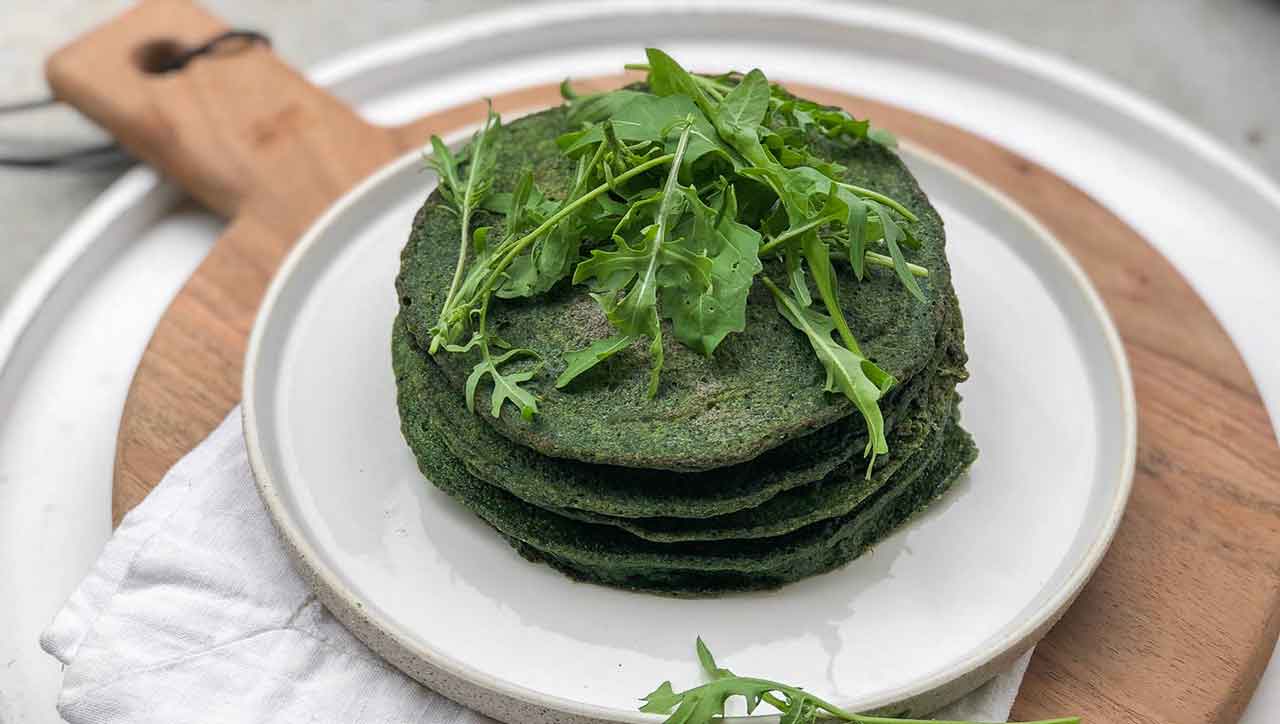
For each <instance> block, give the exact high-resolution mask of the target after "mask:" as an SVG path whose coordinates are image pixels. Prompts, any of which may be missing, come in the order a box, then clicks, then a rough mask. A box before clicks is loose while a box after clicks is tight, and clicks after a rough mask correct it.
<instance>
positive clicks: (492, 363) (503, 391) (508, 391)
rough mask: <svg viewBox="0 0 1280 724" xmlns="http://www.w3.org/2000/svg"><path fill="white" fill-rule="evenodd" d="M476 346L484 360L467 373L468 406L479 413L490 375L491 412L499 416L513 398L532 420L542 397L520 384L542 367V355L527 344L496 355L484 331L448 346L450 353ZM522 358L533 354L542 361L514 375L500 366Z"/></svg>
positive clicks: (515, 403) (526, 417)
mask: <svg viewBox="0 0 1280 724" xmlns="http://www.w3.org/2000/svg"><path fill="white" fill-rule="evenodd" d="M476 348H479V350H480V361H479V362H476V364H475V366H474V367H472V368H471V374H470V375H468V376H467V409H468V410H470V411H471V412H475V409H476V390H477V388H478V387H479V386H480V382H481V381H482V380H483V379H484V377H485V376H486V375H488V376H489V377H490V378H492V380H493V392H492V393H491V394H490V403H491V409H490V414H492V415H493V416H494V417H497V416H498V414H499V413H500V412H502V405H503V404H504V403H505V402H507V401H508V400H510V401H511V402H512V403H513V404H514V405H515V406H516V408H517V409H519V410H520V416H521V417H523V418H524V419H526V420H532V419H533V416H534V414H536V413H537V412H538V399H537V397H535V396H534V394H533V393H532V392H530V391H528V390H526V389H524V388H523V387H521V386H520V383H522V382H528V381H529V380H531V379H533V376H534V375H536V374H537V373H538V370H539V369H540V368H541V367H542V358H541V357H540V356H539V355H538V353H537V352H535V351H534V350H531V349H527V348H524V347H521V348H518V349H510V350H507V351H506V352H504V353H502V354H500V355H498V356H497V357H494V356H492V355H491V354H490V351H489V344H488V337H486V336H485V334H484V333H483V332H482V331H477V332H475V333H474V334H473V335H472V336H471V339H470V340H468V341H467V343H466V344H465V345H456V344H451V345H447V346H446V347H445V349H446V350H448V351H450V352H470V351H471V350H473V349H476ZM519 357H533V358H535V359H537V360H538V362H537V364H536V365H534V366H533V367H531V368H528V369H524V370H520V371H519V372H512V373H510V374H507V373H504V372H502V370H501V369H500V368H501V367H502V365H503V364H505V363H506V362H509V361H510V360H513V359H516V358H519Z"/></svg>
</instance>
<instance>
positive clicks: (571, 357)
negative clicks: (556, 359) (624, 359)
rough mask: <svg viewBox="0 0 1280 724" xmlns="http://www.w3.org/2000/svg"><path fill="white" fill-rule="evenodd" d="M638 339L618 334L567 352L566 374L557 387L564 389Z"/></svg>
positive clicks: (557, 379) (558, 379) (560, 378)
mask: <svg viewBox="0 0 1280 724" xmlns="http://www.w3.org/2000/svg"><path fill="white" fill-rule="evenodd" d="M638 339H640V338H639V337H637V336H634V335H628V334H618V335H614V336H612V337H607V338H605V339H598V340H596V341H595V342H592V343H591V344H590V345H588V346H587V347H585V348H583V349H579V350H575V351H573V352H566V353H565V355H564V361H565V363H566V366H565V368H564V372H561V373H560V376H559V377H556V387H557V388H562V387H564V386H565V385H567V384H569V383H570V382H572V381H573V380H574V378H575V377H577V376H578V375H580V374H582V373H583V372H586V371H587V370H589V369H591V368H592V367H595V366H596V365H597V364H600V363H601V362H603V361H605V360H606V359H609V358H610V357H612V356H613V355H615V354H617V353H619V352H621V351H622V350H624V349H626V348H627V347H630V346H631V345H632V344H635V342H636V341H637V340H638Z"/></svg>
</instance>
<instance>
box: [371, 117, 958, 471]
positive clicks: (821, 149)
mask: <svg viewBox="0 0 1280 724" xmlns="http://www.w3.org/2000/svg"><path fill="white" fill-rule="evenodd" d="M568 130H570V127H569V125H568V122H567V120H566V113H565V110H564V109H563V108H554V109H551V110H548V111H544V112H542V113H538V114H535V115H532V116H529V117H526V118H522V119H520V120H517V121H514V122H512V123H510V124H508V125H506V126H504V127H503V128H502V129H500V130H499V131H497V132H496V133H497V136H496V139H495V141H494V145H493V150H494V153H495V156H496V161H497V173H496V178H495V183H494V190H495V191H497V192H505V191H510V190H511V189H512V187H513V186H514V183H515V179H516V178H517V177H518V175H519V174H520V173H521V172H522V171H523V170H524V169H526V168H528V169H532V171H533V173H534V176H535V179H536V181H537V183H538V185H539V187H540V188H542V189H544V190H545V191H546V192H547V193H548V194H550V195H552V196H555V194H556V191H557V190H562V189H564V188H566V186H567V180H566V179H567V177H568V175H569V174H570V173H571V171H572V165H573V164H572V162H571V161H569V160H568V159H566V158H565V157H564V156H563V155H562V154H561V153H560V151H559V149H558V148H557V146H556V143H555V139H556V137H557V136H559V135H560V134H562V133H564V132H565V131H568ZM812 147H813V149H814V151H815V152H816V153H818V154H819V155H821V156H823V157H825V158H829V159H831V160H834V161H837V162H839V163H841V164H844V165H845V166H846V167H847V169H848V171H847V173H846V177H847V178H848V179H849V180H850V181H853V182H856V183H858V184H860V185H863V186H868V187H871V188H874V189H876V190H877V191H880V192H882V193H885V194H888V195H889V196H892V197H893V198H895V199H898V200H899V201H901V202H902V203H903V204H905V205H906V206H907V207H908V208H910V209H911V210H912V211H914V212H915V213H916V214H917V215H918V216H919V217H920V221H919V222H918V223H917V224H915V225H914V226H913V230H914V233H915V235H916V237H918V238H919V239H920V241H921V243H922V246H921V249H920V250H918V251H913V252H909V257H910V259H911V261H912V262H914V263H917V264H920V265H922V266H924V267H926V268H927V269H929V271H930V276H929V277H928V279H927V280H923V284H922V286H923V289H924V293H925V298H926V301H925V302H924V303H921V302H918V301H917V300H915V299H913V298H912V297H911V296H910V295H909V294H908V292H907V291H906V290H905V289H903V288H902V286H901V284H899V282H898V281H897V279H896V278H895V277H894V274H893V272H892V271H890V270H885V269H879V268H875V267H872V268H870V269H869V270H868V275H867V278H866V279H864V280H863V281H861V282H856V281H854V280H853V278H852V274H851V273H850V272H849V270H848V268H847V265H845V264H840V265H837V268H838V269H840V270H841V271H840V272H839V276H840V279H839V282H840V285H841V286H840V293H839V296H840V299H841V306H842V307H843V308H844V309H845V310H846V311H847V314H848V318H849V323H850V325H851V327H852V328H853V331H854V333H855V335H856V336H857V337H858V339H859V340H860V342H861V345H862V348H863V350H864V351H865V352H866V353H867V354H868V356H869V357H870V358H871V359H872V360H874V361H875V362H876V363H877V364H879V365H880V367H882V368H883V369H885V370H886V371H887V372H889V373H890V374H892V375H893V376H894V377H896V378H897V379H898V381H899V383H900V384H906V383H908V382H909V381H910V380H911V378H912V377H913V376H914V375H916V374H918V373H919V372H921V371H922V370H923V369H925V368H926V367H927V366H928V364H929V362H930V360H931V359H932V358H933V357H934V352H935V348H936V345H937V340H938V336H939V332H940V331H941V329H942V327H943V325H944V324H945V321H946V316H947V310H948V308H949V307H950V306H951V305H952V304H953V301H954V295H953V292H952V289H951V281H950V270H949V267H948V265H947V261H946V257H945V255H944V235H943V229H942V222H941V220H940V219H939V218H938V215H937V214H936V213H935V212H934V210H933V209H932V207H931V206H930V205H929V203H928V200H927V199H926V197H925V195H924V193H923V192H922V191H921V190H920V188H919V186H918V185H917V184H916V182H915V180H914V179H913V178H912V176H911V174H910V173H909V172H908V171H907V169H906V167H905V166H904V165H903V164H902V161H901V160H900V159H899V158H898V156H897V155H896V154H895V153H893V152H892V151H890V150H888V149H886V148H884V147H883V146H881V145H879V144H877V143H874V142H869V141H859V140H839V141H837V140H829V139H826V138H815V139H814V140H813V142H812ZM458 223H459V221H458V217H457V215H456V214H454V213H451V212H450V211H449V210H448V209H447V208H446V206H445V204H444V202H443V200H442V198H441V197H440V195H439V193H438V192H437V193H433V194H432V195H431V196H430V197H429V198H428V199H427V201H426V203H425V204H424V205H423V207H422V209H421V210H420V211H419V213H418V215H417V217H416V219H415V221H414V227H413V232H412V234H411V236H410V238H409V242H408V244H407V245H406V246H405V248H404V251H403V253H402V256H401V261H402V264H401V271H400V274H399V276H398V278H397V281H396V285H397V290H398V293H399V296H400V303H401V308H402V314H403V315H404V319H405V322H406V325H407V326H408V329H409V331H410V333H411V334H412V335H414V336H415V338H417V339H418V341H419V342H424V341H426V338H427V334H428V330H429V329H430V328H431V327H432V326H433V325H434V324H435V322H436V318H437V316H438V313H439V309H440V305H441V304H442V303H443V298H444V295H445V290H446V289H447V288H448V286H449V280H450V276H451V274H452V270H453V269H454V266H455V262H456V259H457V237H458ZM473 224H474V225H475V226H477V227H478V226H485V225H493V226H497V227H500V226H501V219H500V218H499V217H498V216H497V215H493V214H489V213H487V212H480V213H478V214H477V215H476V217H475V219H474V220H473ZM770 264H772V262H770ZM770 271H771V269H770V267H769V266H768V265H766V273H770ZM772 271H773V273H774V274H775V276H776V275H777V270H776V269H775V270H772ZM746 317H747V321H746V331H744V332H742V333H738V334H731V335H729V336H728V337H727V338H726V339H725V340H724V342H723V343H722V344H721V345H720V347H719V348H718V349H717V350H716V352H715V354H714V355H713V356H712V357H710V358H707V357H703V356H702V355H700V354H698V353H696V352H694V351H693V350H691V349H688V348H686V347H684V346H683V345H681V344H679V343H677V342H676V341H675V340H674V337H673V336H672V335H671V333H670V329H669V327H668V326H667V323H666V322H665V321H664V323H663V325H664V355H665V360H666V361H665V365H664V367H663V370H662V378H661V379H662V384H661V387H660V389H659V392H658V395H657V397H656V398H654V399H650V398H649V397H648V396H647V394H646V387H647V380H648V374H649V360H648V356H647V354H646V353H644V352H643V350H638V349H631V350H626V351H623V352H621V353H619V354H618V355H616V356H615V357H613V358H611V359H610V360H609V361H607V362H606V363H604V364H602V365H600V366H599V367H597V368H595V369H593V370H591V371H589V372H587V373H586V374H584V375H582V376H581V377H579V378H578V379H576V380H574V382H573V383H572V384H570V385H569V386H568V387H566V388H565V389H563V390H558V389H556V388H555V386H554V384H553V381H554V380H555V378H556V376H557V375H559V373H560V372H561V371H563V369H564V367H565V363H564V353H565V352H566V351H571V350H577V349H581V348H583V347H586V346H587V345H588V344H590V343H591V342H593V341H595V340H598V339H601V338H603V337H605V336H608V335H609V334H610V328H609V326H608V324H607V321H606V320H605V318H604V315H603V314H602V313H601V312H600V310H599V308H598V305H597V304H596V302H595V301H594V300H593V299H591V298H590V297H589V296H588V295H587V290H586V289H585V287H583V286H581V285H571V284H568V283H564V282H562V283H561V284H560V285H558V286H557V287H555V288H553V289H552V290H551V291H550V292H548V293H547V294H544V295H540V296H537V297H533V298H529V299H519V300H495V302H494V304H493V306H492V308H491V309H490V311H489V325H490V328H491V330H492V331H493V332H494V333H496V334H497V335H499V336H500V337H501V338H503V339H504V340H506V341H507V342H509V343H511V344H512V345H514V346H517V347H529V348H532V349H534V350H536V351H537V352H538V353H540V354H541V355H542V357H543V358H544V359H545V360H546V365H545V367H544V368H543V369H542V371H541V372H540V373H539V375H538V376H537V377H536V378H535V379H534V381H533V383H532V384H531V387H532V389H533V391H534V392H535V393H536V394H538V395H539V396H540V398H541V402H540V403H539V414H538V415H537V416H535V417H534V419H533V420H531V421H526V420H524V419H523V418H521V417H520V416H519V414H517V413H516V412H515V410H513V409H512V406H510V405H506V406H504V407H503V410H502V413H501V416H500V417H498V418H492V417H491V416H489V415H487V414H485V415H483V418H484V419H485V421H486V422H487V423H489V424H491V425H492V426H493V427H494V428H495V429H496V430H498V431H499V432H500V433H502V434H503V435H505V436H506V437H508V438H510V439H511V440H512V441H514V442H516V443H518V444H520V445H524V446H528V447H531V448H533V449H535V450H537V451H539V452H541V453H543V454H545V455H550V456H555V457H563V458H572V459H576V460H581V461H586V462H591V463H600V464H608V465H616V466H627V467H643V468H661V469H667V470H677V471H700V470H710V469H713V468H718V467H723V466H728V465H733V464H737V463H742V462H745V461H748V460H752V459H753V458H756V457H757V456H759V455H760V454H762V453H764V452H765V451H768V450H771V449H773V448H775V447H777V446H779V445H781V444H783V443H785V442H787V441H788V440H792V439H795V438H798V437H800V436H803V435H805V434H806V433H810V432H812V431H814V430H819V429H821V428H824V427H826V426H828V425H830V424H831V423H833V422H836V421H838V420H842V419H844V418H847V417H850V416H852V418H853V419H852V420H850V421H849V422H848V423H847V424H849V425H850V426H859V425H862V422H861V420H860V416H858V415H856V414H853V413H854V412H855V410H854V407H853V405H852V403H851V402H850V401H849V400H848V399H846V398H844V397H843V396H839V395H831V394H828V393H826V392H824V391H823V384H822V383H823V380H824V378H825V373H824V372H823V370H822V367H821V365H820V364H819V362H818V360H817V359H816V358H815V356H814V354H813V350H812V349H811V348H810V346H809V343H808V342H807V341H806V340H805V338H804V337H803V335H801V334H800V333H799V332H798V331H796V330H795V329H793V328H792V327H791V325H790V324H789V323H788V322H787V321H786V320H785V319H784V318H783V317H782V316H781V315H780V314H778V312H777V311H776V309H775V307H774V301H773V299H772V297H771V295H770V294H769V292H768V291H767V290H765V289H764V288H763V285H761V284H756V285H755V287H754V288H753V291H752V293H751V296H750V298H749V302H748V307H747V313H746ZM436 360H437V362H438V363H439V364H440V365H441V368H442V369H443V371H444V372H445V374H446V376H447V377H448V379H449V380H451V382H452V383H453V385H454V386H455V388H456V389H458V390H462V389H463V386H464V384H465V379H466V377H467V375H468V373H469V371H470V368H471V366H472V364H474V361H475V359H474V358H473V357H471V356H469V355H466V354H453V353H441V354H438V355H437V356H436ZM488 395H489V389H488V386H487V385H481V387H480V391H479V394H478V397H479V398H480V399H478V400H477V405H476V406H477V408H478V409H481V410H487V409H488V408H489V402H488V399H487V398H488Z"/></svg>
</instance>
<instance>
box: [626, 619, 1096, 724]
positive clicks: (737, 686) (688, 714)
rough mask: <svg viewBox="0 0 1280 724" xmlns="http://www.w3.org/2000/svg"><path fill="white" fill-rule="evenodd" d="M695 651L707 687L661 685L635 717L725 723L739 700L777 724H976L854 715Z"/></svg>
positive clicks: (1051, 722) (680, 723) (1064, 721)
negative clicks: (833, 723) (767, 710)
mask: <svg viewBox="0 0 1280 724" xmlns="http://www.w3.org/2000/svg"><path fill="white" fill-rule="evenodd" d="M697 649H698V661H699V663H701V664H702V669H703V671H704V672H705V673H706V674H707V676H708V677H710V679H711V681H710V682H708V683H706V684H703V685H702V686H697V687H694V688H692V689H687V690H685V691H679V692H678V691H675V689H673V688H672V686H671V682H670V681H664V682H662V685H661V686H659V687H658V688H657V689H655V690H653V691H652V692H651V693H650V694H649V695H648V696H646V697H644V699H642V701H643V702H644V705H643V706H641V707H640V711H643V712H648V713H650V714H670V716H668V717H667V719H666V721H665V723H664V724H710V723H711V722H713V721H715V720H717V719H723V718H724V717H725V711H724V710H725V704H726V703H727V702H728V701H729V699H731V698H733V697H735V696H740V697H742V698H743V699H744V700H745V701H746V708H747V713H748V714H752V713H754V712H755V710H756V708H757V707H759V706H760V704H762V703H764V704H768V705H770V706H772V707H773V708H774V709H777V710H778V712H779V713H780V714H781V717H780V718H779V720H778V723H779V724H814V722H816V721H818V719H819V717H821V718H823V719H834V720H837V721H847V722H854V723H855V724H980V723H979V722H968V721H964V722H961V721H942V720H934V719H927V720H926V719H901V718H895V717H883V716H867V715H864V714H855V713H853V712H851V711H846V710H844V709H842V708H840V707H838V706H836V705H835V704H832V703H830V702H827V701H824V700H823V699H821V698H819V697H817V696H814V695H813V694H810V693H809V692H807V691H805V690H804V689H801V688H799V687H795V686H789V685H787V684H781V683H779V682H776V681H770V680H768V679H757V678H753V677H746V676H738V675H736V674H734V673H733V672H732V671H729V670H728V669H722V668H720V667H719V666H717V665H716V660H715V657H713V656H712V655H711V650H710V649H708V648H707V645H706V644H704V643H703V642H702V639H701V638H699V639H698V643H697ZM1027 724H1080V718H1079V717H1064V718H1059V719H1045V720H1041V721H1037V722H1028V723H1027Z"/></svg>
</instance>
